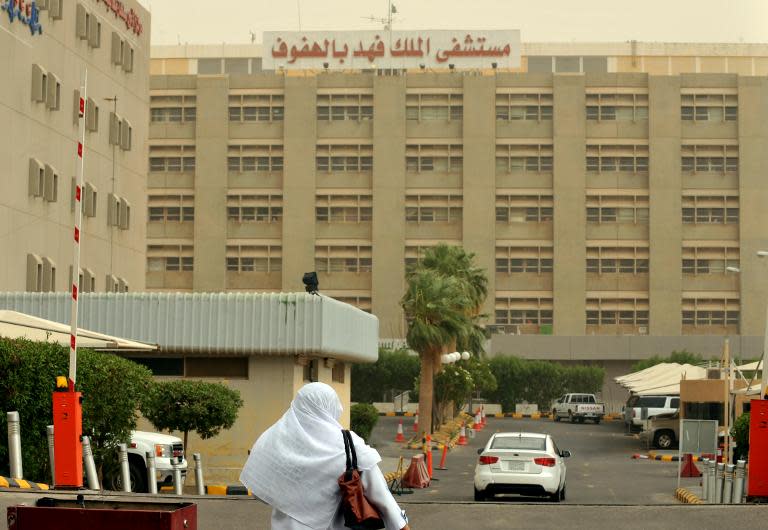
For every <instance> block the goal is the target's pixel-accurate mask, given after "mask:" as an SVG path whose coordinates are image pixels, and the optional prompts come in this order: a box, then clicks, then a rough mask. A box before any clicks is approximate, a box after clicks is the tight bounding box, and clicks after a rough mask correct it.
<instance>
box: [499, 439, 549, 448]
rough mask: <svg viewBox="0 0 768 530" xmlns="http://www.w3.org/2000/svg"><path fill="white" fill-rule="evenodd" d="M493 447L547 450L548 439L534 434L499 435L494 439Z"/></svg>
mask: <svg viewBox="0 0 768 530" xmlns="http://www.w3.org/2000/svg"><path fill="white" fill-rule="evenodd" d="M491 449H526V450H531V451H545V450H546V449H547V439H546V438H539V437H535V438H534V437H532V436H498V437H496V438H494V439H493V443H492V444H491Z"/></svg>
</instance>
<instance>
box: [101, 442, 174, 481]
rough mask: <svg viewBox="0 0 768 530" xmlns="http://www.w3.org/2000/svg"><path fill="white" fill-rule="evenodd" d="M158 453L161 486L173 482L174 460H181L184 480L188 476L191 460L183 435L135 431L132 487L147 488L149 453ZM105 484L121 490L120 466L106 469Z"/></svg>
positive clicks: (130, 462)
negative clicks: (188, 459)
mask: <svg viewBox="0 0 768 530" xmlns="http://www.w3.org/2000/svg"><path fill="white" fill-rule="evenodd" d="M148 452H149V453H152V454H154V455H155V469H156V476H155V480H156V481H157V488H158V490H159V489H160V488H161V487H162V486H171V485H173V464H172V462H173V461H174V460H175V461H177V462H180V468H181V480H182V484H183V482H184V481H185V480H186V476H187V460H186V458H185V457H184V444H183V443H182V441H181V438H178V437H176V436H170V435H168V434H161V433H157V432H144V431H132V432H131V441H130V443H129V444H128V469H129V471H130V475H131V491H135V492H142V493H143V492H147V491H149V488H148V487H147V479H148V477H147V458H146V453H148ZM104 487H105V488H106V489H111V490H115V491H119V490H121V489H122V476H121V474H120V469H119V468H118V467H116V466H114V465H113V466H110V467H109V468H108V469H107V470H106V471H105V473H104Z"/></svg>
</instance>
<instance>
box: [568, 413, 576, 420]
mask: <svg viewBox="0 0 768 530" xmlns="http://www.w3.org/2000/svg"><path fill="white" fill-rule="evenodd" d="M568 419H569V420H571V423H576V418H574V417H573V412H571V411H570V410H569V411H568Z"/></svg>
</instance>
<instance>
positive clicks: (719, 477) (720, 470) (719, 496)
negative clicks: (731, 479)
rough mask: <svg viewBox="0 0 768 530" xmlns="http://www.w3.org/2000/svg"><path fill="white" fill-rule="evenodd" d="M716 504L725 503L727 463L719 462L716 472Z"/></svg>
mask: <svg viewBox="0 0 768 530" xmlns="http://www.w3.org/2000/svg"><path fill="white" fill-rule="evenodd" d="M715 473H716V474H715V504H723V475H725V464H723V463H722V462H718V463H717V471H716V472H715Z"/></svg>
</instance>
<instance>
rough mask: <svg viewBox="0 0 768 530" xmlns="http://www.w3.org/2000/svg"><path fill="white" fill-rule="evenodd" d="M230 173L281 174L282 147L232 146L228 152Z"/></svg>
mask: <svg viewBox="0 0 768 530" xmlns="http://www.w3.org/2000/svg"><path fill="white" fill-rule="evenodd" d="M227 170H228V171H229V172H230V173H281V172H282V171H283V146H282V145H230V146H229V148H228V152H227Z"/></svg>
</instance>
